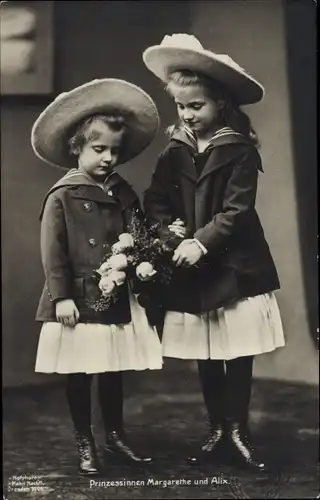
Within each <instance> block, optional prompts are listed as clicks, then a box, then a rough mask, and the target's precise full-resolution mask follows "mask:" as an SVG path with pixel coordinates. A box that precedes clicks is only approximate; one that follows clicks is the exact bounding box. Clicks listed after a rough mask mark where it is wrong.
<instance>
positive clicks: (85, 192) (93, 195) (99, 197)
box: [39, 169, 123, 219]
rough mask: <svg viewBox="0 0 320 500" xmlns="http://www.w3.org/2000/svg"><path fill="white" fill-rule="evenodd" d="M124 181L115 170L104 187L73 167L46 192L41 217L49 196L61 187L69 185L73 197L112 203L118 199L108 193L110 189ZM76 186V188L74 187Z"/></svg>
mask: <svg viewBox="0 0 320 500" xmlns="http://www.w3.org/2000/svg"><path fill="white" fill-rule="evenodd" d="M120 182H123V179H122V177H120V175H118V174H117V173H116V172H113V173H112V174H111V175H110V176H109V178H108V179H107V180H106V182H105V184H104V189H102V188H101V187H100V186H98V185H97V184H96V183H95V182H93V181H92V180H91V179H90V178H89V177H87V176H85V175H84V174H82V173H81V172H79V171H78V170H77V169H72V170H70V171H69V172H67V173H66V175H64V176H63V177H62V178H61V179H60V180H59V181H58V182H57V183H56V184H55V185H54V186H53V187H52V188H51V189H50V190H49V191H48V193H47V194H46V196H45V199H44V201H43V204H42V207H41V211H40V217H39V218H40V219H41V218H42V214H43V210H44V207H45V204H46V201H47V199H48V196H49V195H50V194H51V193H53V192H54V191H57V190H58V189H60V188H61V187H69V188H71V189H70V195H71V196H72V197H73V198H79V199H82V200H89V201H94V202H98V203H110V204H116V203H117V199H116V198H114V197H113V195H112V194H108V191H111V192H112V188H113V187H114V186H115V185H117V184H119V183H120ZM72 188H74V189H72Z"/></svg>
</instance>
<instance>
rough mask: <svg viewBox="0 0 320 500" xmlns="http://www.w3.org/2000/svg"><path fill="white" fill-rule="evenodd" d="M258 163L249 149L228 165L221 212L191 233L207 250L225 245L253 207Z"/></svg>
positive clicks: (253, 152)
mask: <svg viewBox="0 0 320 500" xmlns="http://www.w3.org/2000/svg"><path fill="white" fill-rule="evenodd" d="M259 166H260V156H259V154H258V152H257V151H256V150H255V149H254V150H253V149H250V151H249V152H246V153H245V154H244V155H243V156H242V158H241V159H240V160H239V161H238V162H237V163H236V164H235V166H234V168H233V169H232V173H231V175H230V178H229V180H228V183H227V186H226V190H225V194H224V201H223V205H222V210H221V212H219V213H217V214H216V215H215V216H214V217H213V219H212V220H211V221H210V222H209V223H208V224H206V225H205V226H204V227H202V228H200V229H198V230H197V231H196V232H195V234H194V238H196V239H197V240H198V241H200V243H202V245H204V246H205V248H206V249H207V250H208V252H210V253H211V252H215V251H217V250H220V249H221V247H222V248H223V247H226V246H227V245H228V238H229V237H230V236H231V235H232V234H233V233H234V231H235V230H236V229H238V228H239V226H241V222H242V220H243V219H244V218H245V217H246V215H247V214H248V213H249V212H250V211H252V210H253V209H254V206H255V201H256V194H257V183H258V169H259ZM244 237H245V235H244Z"/></svg>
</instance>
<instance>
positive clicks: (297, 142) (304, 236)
mask: <svg viewBox="0 0 320 500" xmlns="http://www.w3.org/2000/svg"><path fill="white" fill-rule="evenodd" d="M316 8H317V6H316V2H312V1H309V2H288V4H287V6H286V9H285V21H286V41H287V57H288V81H289V91H290V96H289V98H290V107H291V124H292V125H291V127H292V129H291V132H292V144H293V150H294V174H295V178H296V194H297V203H298V211H297V214H298V220H299V235H300V246H301V256H302V271H303V280H304V289H305V294H306V306H307V314H308V321H309V331H310V333H311V335H312V338H313V341H314V342H315V344H316V346H317V347H318V341H319V331H318V307H319V305H318V273H317V268H318V262H317V253H318V234H317V233H318V210H317V189H318V183H317V160H316V148H317V136H316V131H317V112H316V102H317V75H316V71H317V59H316V43H317V42H316V22H317V12H316Z"/></svg>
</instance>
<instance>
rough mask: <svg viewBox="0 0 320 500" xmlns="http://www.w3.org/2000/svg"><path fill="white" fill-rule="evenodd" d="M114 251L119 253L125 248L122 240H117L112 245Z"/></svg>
mask: <svg viewBox="0 0 320 500" xmlns="http://www.w3.org/2000/svg"><path fill="white" fill-rule="evenodd" d="M111 250H112V253H113V254H115V255H116V254H119V253H121V252H123V250H125V246H124V245H123V244H122V243H121V241H117V243H114V244H113V245H112V247H111Z"/></svg>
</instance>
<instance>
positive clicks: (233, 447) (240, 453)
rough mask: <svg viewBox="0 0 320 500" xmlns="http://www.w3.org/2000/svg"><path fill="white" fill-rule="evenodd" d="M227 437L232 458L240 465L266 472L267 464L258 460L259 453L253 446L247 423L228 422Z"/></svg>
mask: <svg viewBox="0 0 320 500" xmlns="http://www.w3.org/2000/svg"><path fill="white" fill-rule="evenodd" d="M226 437H227V443H228V449H229V451H230V458H232V459H235V460H236V462H238V463H239V465H243V466H246V467H248V468H251V469H254V470H260V471H265V470H266V466H265V464H264V463H263V462H261V461H260V460H259V459H258V457H257V452H256V450H255V449H254V447H253V445H252V444H251V438H250V433H249V430H248V428H247V425H246V423H244V422H235V421H228V422H227V429H226Z"/></svg>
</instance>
